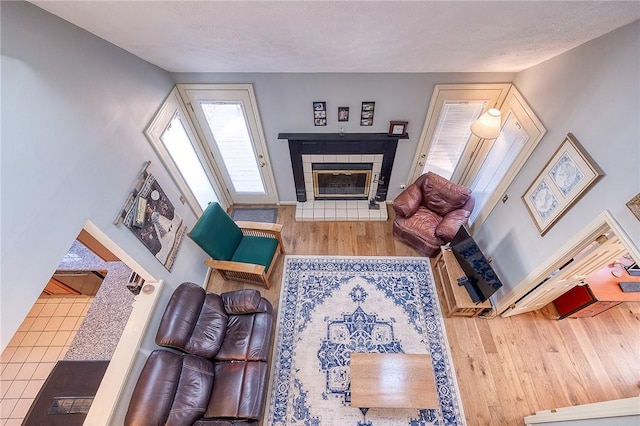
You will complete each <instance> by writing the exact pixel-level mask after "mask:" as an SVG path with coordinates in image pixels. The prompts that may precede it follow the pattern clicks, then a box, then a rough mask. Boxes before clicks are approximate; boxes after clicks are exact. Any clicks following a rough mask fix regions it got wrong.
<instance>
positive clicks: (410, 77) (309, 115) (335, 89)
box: [172, 73, 513, 202]
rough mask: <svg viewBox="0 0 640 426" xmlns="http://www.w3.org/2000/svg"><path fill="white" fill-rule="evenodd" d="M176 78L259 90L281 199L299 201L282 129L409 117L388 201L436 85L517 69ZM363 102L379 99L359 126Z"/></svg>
mask: <svg viewBox="0 0 640 426" xmlns="http://www.w3.org/2000/svg"><path fill="white" fill-rule="evenodd" d="M172 76H173V78H174V80H175V81H176V82H177V83H252V84H253V86H254V89H255V92H256V98H257V102H258V108H259V110H260V117H261V119H262V125H263V127H264V132H265V138H266V140H267V148H268V150H269V157H270V158H271V162H272V166H273V171H274V174H275V180H276V185H277V188H278V195H279V197H280V200H281V201H282V202H294V201H295V200H296V196H295V187H294V183H293V172H292V170H291V159H290V157H289V146H288V144H287V141H286V140H278V133H298V132H299V133H337V132H338V131H339V128H340V127H341V126H344V128H345V130H346V132H348V133H376V132H384V133H386V132H387V131H388V130H389V121H390V120H406V121H408V122H409V126H408V133H409V136H410V138H409V139H401V140H400V141H399V143H398V149H397V152H396V158H395V163H394V168H393V172H392V174H391V180H390V181H389V195H388V197H387V199H388V200H392V199H393V198H395V197H396V196H397V195H398V194H399V193H400V191H401V190H400V185H401V184H404V183H406V182H407V179H408V176H409V172H410V168H411V165H412V162H413V159H414V156H415V152H416V147H417V145H418V141H419V140H420V132H421V131H422V126H423V124H424V120H425V117H426V115H427V109H428V108H429V101H430V100H431V94H432V93H433V88H434V86H435V85H436V84H446V83H508V82H511V81H512V79H513V74H512V73H430V74H427V73H423V74H375V73H371V74H349V73H344V74H332V73H317V74H315V73H314V74H294V73H292V74H288V73H279V74H274V73H262V74H253V73H246V74H221V73H214V74H205V73H186V74H185V73H175V74H172ZM313 101H325V102H326V103H327V114H328V123H327V126H318V127H316V126H314V125H313V109H312V102H313ZM363 101H374V102H375V103H376V105H375V114H374V121H373V126H364V127H363V126H360V110H361V107H362V102H363ZM339 106H348V107H349V108H350V110H349V121H348V122H346V123H344V122H338V107H339Z"/></svg>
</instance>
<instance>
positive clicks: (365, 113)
mask: <svg viewBox="0 0 640 426" xmlns="http://www.w3.org/2000/svg"><path fill="white" fill-rule="evenodd" d="M375 108H376V103H375V102H363V103H362V112H361V113H360V125H361V126H373V111H374V109H375Z"/></svg>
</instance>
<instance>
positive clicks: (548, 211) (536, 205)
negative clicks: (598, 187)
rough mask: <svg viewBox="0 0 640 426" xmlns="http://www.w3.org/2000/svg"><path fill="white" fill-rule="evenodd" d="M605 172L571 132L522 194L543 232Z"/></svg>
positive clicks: (534, 220) (541, 232) (532, 216)
mask: <svg viewBox="0 0 640 426" xmlns="http://www.w3.org/2000/svg"><path fill="white" fill-rule="evenodd" d="M602 176H604V173H603V172H602V170H601V169H600V167H598V165H597V164H596V162H595V161H594V160H593V159H592V158H591V156H590V155H589V154H588V153H587V151H585V149H584V148H583V147H582V145H580V143H579V142H578V140H577V139H576V138H575V136H573V134H571V133H569V134H567V136H566V138H565V139H564V140H563V141H562V143H561V144H560V147H559V148H558V149H557V150H556V152H555V153H554V154H553V157H551V159H550V160H549V161H548V162H547V164H546V165H545V166H544V168H543V169H542V171H541V172H540V173H539V174H538V176H537V177H536V179H535V180H534V181H533V183H532V184H531V186H529V189H527V191H526V192H525V193H524V195H523V196H522V201H524V204H525V205H526V206H527V209H528V210H529V214H530V215H531V218H532V219H533V222H534V223H535V224H536V227H537V228H538V231H540V235H544V234H546V233H547V232H548V231H549V229H551V227H552V226H553V225H554V224H555V223H556V222H557V221H558V220H559V219H560V218H561V217H562V216H563V215H564V214H565V213H566V212H567V211H568V210H569V209H570V208H571V206H572V205H573V204H575V203H576V202H577V201H578V200H579V199H580V197H582V196H583V195H584V194H585V193H586V192H587V190H589V188H591V187H592V186H593V185H594V184H595V183H596V182H597V181H598V180H599V179H600V178H601V177H602Z"/></svg>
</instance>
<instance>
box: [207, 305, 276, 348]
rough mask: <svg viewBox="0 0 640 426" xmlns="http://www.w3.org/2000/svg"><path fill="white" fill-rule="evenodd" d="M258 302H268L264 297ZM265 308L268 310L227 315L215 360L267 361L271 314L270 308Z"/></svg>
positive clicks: (271, 327)
mask: <svg viewBox="0 0 640 426" xmlns="http://www.w3.org/2000/svg"><path fill="white" fill-rule="evenodd" d="M260 303H261V305H262V304H269V302H268V301H267V300H266V299H262V300H261V302H260ZM269 306H270V304H269ZM264 309H266V307H265V308H264ZM266 310H267V311H268V312H261V313H255V314H245V315H229V321H228V323H227V331H226V334H225V338H224V342H222V347H221V348H220V350H219V351H218V353H217V354H216V356H215V361H267V358H268V357H269V351H270V350H271V332H272V330H273V315H272V314H271V310H270V309H266Z"/></svg>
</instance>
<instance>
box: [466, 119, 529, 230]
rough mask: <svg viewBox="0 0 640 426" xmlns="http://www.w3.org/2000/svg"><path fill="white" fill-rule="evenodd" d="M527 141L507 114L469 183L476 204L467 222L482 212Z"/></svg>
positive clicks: (519, 128) (525, 133)
mask: <svg viewBox="0 0 640 426" xmlns="http://www.w3.org/2000/svg"><path fill="white" fill-rule="evenodd" d="M528 140H529V135H528V134H527V132H525V131H524V129H523V128H522V125H521V124H520V123H518V120H517V118H516V117H515V115H514V114H509V116H508V117H507V119H506V120H505V122H504V124H503V125H502V131H501V132H500V135H499V136H498V137H497V138H496V140H495V141H494V143H493V145H492V146H491V150H490V151H489V154H488V155H487V157H486V158H485V160H484V162H483V163H482V167H481V168H480V171H479V172H478V174H477V175H476V177H475V179H474V180H473V182H472V183H471V186H470V188H471V190H472V191H473V195H474V196H475V201H476V204H475V208H474V210H473V212H472V213H471V217H470V218H469V222H471V223H473V221H474V220H475V219H476V218H477V217H478V214H479V212H480V211H482V208H483V207H484V205H485V204H486V202H487V200H488V199H489V197H490V196H491V194H493V193H494V191H495V190H496V188H497V187H498V185H499V184H500V182H501V181H502V179H503V178H504V177H505V175H506V174H507V171H508V170H509V168H510V167H511V165H512V164H513V163H514V161H515V160H516V158H517V157H518V155H519V154H520V152H521V151H522V148H524V146H525V145H526V143H527V141H528Z"/></svg>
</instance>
